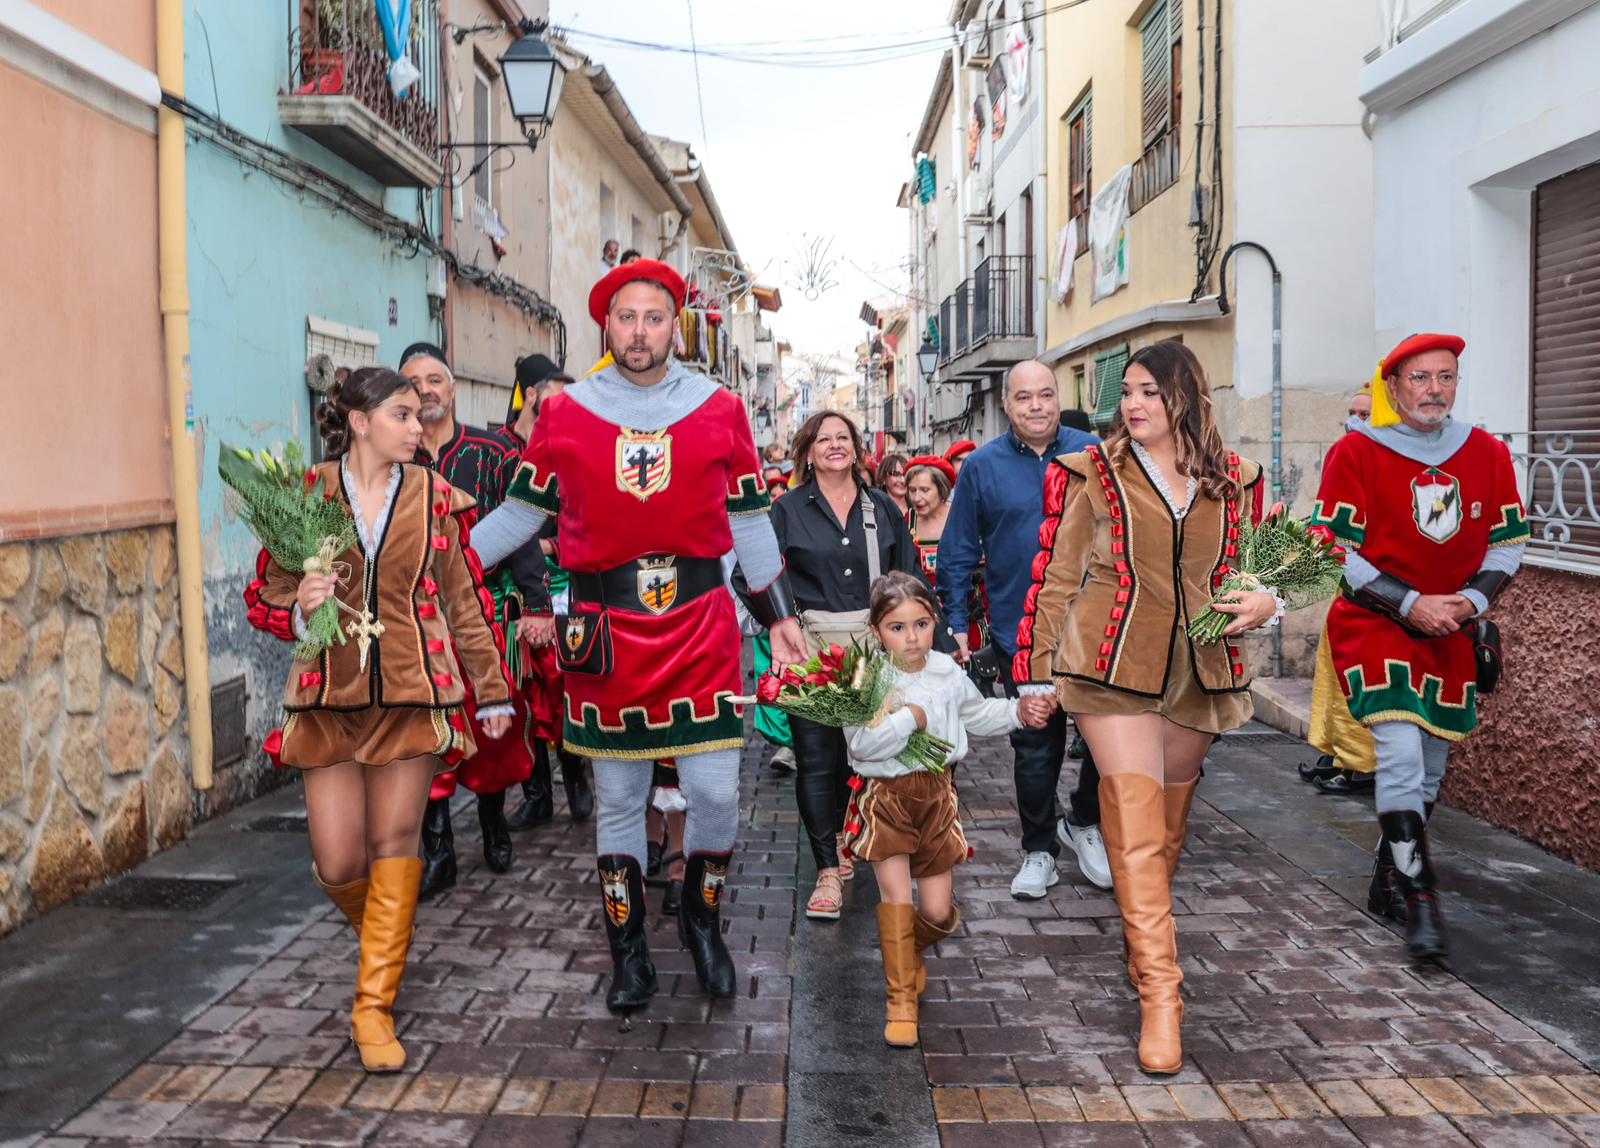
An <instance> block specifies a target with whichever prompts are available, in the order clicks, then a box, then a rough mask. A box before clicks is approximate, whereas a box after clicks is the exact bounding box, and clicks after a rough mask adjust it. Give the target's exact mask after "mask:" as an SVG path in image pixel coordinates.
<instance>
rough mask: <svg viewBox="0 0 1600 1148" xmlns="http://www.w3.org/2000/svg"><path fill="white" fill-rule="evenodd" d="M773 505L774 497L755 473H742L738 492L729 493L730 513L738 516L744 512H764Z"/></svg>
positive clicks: (731, 515) (732, 515)
mask: <svg viewBox="0 0 1600 1148" xmlns="http://www.w3.org/2000/svg"><path fill="white" fill-rule="evenodd" d="M771 507H772V498H771V496H770V495H768V494H767V492H766V490H765V489H764V488H763V487H762V485H761V478H760V476H759V475H754V474H741V475H740V476H739V490H738V493H737V494H730V495H728V514H729V516H730V517H737V516H739V515H742V514H764V513H766V511H767V510H769V509H770V508H771Z"/></svg>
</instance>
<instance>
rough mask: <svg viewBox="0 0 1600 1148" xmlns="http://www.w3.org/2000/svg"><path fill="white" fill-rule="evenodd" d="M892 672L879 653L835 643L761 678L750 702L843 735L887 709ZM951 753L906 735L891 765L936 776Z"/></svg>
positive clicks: (938, 743) (928, 737)
mask: <svg viewBox="0 0 1600 1148" xmlns="http://www.w3.org/2000/svg"><path fill="white" fill-rule="evenodd" d="M897 676H898V672H897V671H896V670H895V668H894V666H893V665H892V664H891V663H890V661H889V658H888V656H887V655H886V654H884V653H882V652H881V651H876V650H873V651H868V650H864V649H862V648H861V647H860V646H859V645H856V644H854V643H852V644H851V646H850V648H849V649H848V650H846V649H845V648H844V647H842V646H840V645H838V644H837V643H835V644H833V645H830V646H829V647H828V648H827V649H825V650H822V651H821V652H819V653H817V654H814V655H813V656H812V658H811V660H810V661H808V662H806V663H805V665H803V666H788V667H786V668H785V669H784V671H783V672H782V673H781V674H773V673H771V672H768V673H765V674H762V675H761V680H760V681H759V682H757V683H756V696H755V698H754V699H741V700H744V701H749V700H754V701H756V702H759V703H760V704H761V705H765V706H772V707H773V708H774V709H780V710H782V711H783V712H784V713H787V714H793V715H794V716H795V717H802V718H805V719H807V720H808V721H814V722H816V723H817V724H818V725H825V726H832V727H833V728H835V729H843V728H844V727H845V726H860V725H871V724H872V723H873V722H874V721H877V720H878V719H879V718H880V717H881V716H882V715H883V713H884V712H885V710H886V708H887V707H888V706H889V705H890V704H891V697H890V695H891V694H892V693H893V691H894V683H895V680H896V678H897ZM952 748H953V747H952V746H951V745H950V743H949V742H947V741H945V740H944V739H943V738H938V737H934V736H933V735H932V734H930V733H928V732H926V731H925V730H917V731H916V732H915V733H913V734H912V735H911V739H910V741H909V742H908V743H907V744H906V748H905V749H903V750H902V751H901V752H900V753H899V755H898V756H897V760H899V761H900V762H902V763H904V764H905V765H908V766H911V767H912V768H914V769H926V770H928V771H930V772H933V773H939V772H942V771H943V769H944V763H945V759H946V758H947V757H948V756H949V754H950V750H951V749H952Z"/></svg>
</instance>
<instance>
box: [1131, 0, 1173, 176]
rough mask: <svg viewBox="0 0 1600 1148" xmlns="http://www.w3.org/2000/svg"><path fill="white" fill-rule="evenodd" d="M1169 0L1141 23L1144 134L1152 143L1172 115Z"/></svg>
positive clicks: (1155, 8) (1163, 2) (1165, 126)
mask: <svg viewBox="0 0 1600 1148" xmlns="http://www.w3.org/2000/svg"><path fill="white" fill-rule="evenodd" d="M1168 3H1169V0H1160V3H1158V4H1156V6H1155V7H1154V8H1151V9H1150V11H1149V12H1148V13H1147V14H1146V15H1145V18H1144V22H1143V23H1141V24H1140V25H1139V36H1140V39H1141V41H1142V44H1141V55H1142V57H1143V97H1142V99H1143V105H1142V106H1143V109H1144V114H1143V116H1142V132H1141V137H1142V139H1143V141H1144V144H1143V146H1145V147H1149V146H1150V145H1151V144H1152V143H1154V142H1155V141H1156V140H1157V139H1159V138H1160V137H1161V136H1162V135H1163V134H1164V133H1165V132H1166V130H1167V128H1168V126H1169V124H1168V120H1170V119H1171V117H1172V15H1171V10H1170V9H1169V8H1168V7H1167V5H1168Z"/></svg>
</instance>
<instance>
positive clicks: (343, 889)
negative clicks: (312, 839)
mask: <svg viewBox="0 0 1600 1148" xmlns="http://www.w3.org/2000/svg"><path fill="white" fill-rule="evenodd" d="M311 879H312V880H313V881H315V882H316V883H317V886H318V887H319V888H320V889H321V890H322V891H323V892H324V893H325V894H327V897H328V900H330V901H332V902H333V903H334V904H335V905H337V906H339V912H341V913H343V914H344V916H345V920H347V921H349V922H350V923H351V924H352V925H354V926H355V930H356V936H357V937H360V936H361V914H362V911H363V910H365V909H366V907H367V879H366V878H365V877H357V878H356V879H355V880H354V881H350V882H347V883H346V884H343V885H330V884H328V883H327V882H326V881H324V880H323V879H322V874H321V873H318V872H317V863H316V862H315V861H313V862H312V863H311Z"/></svg>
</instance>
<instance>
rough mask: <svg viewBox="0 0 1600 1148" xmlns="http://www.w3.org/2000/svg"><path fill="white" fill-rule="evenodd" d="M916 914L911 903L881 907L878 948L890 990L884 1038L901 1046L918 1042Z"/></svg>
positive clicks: (886, 1041)
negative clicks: (881, 953)
mask: <svg viewBox="0 0 1600 1148" xmlns="http://www.w3.org/2000/svg"><path fill="white" fill-rule="evenodd" d="M916 915H917V911H916V909H914V908H912V907H911V906H910V905H879V906H878V947H879V948H880V949H882V950H883V979H884V982H885V984H886V985H887V986H888V990H889V1003H888V1007H887V1009H886V1010H885V1016H886V1018H887V1021H888V1023H886V1024H885V1025H884V1026H883V1039H884V1041H885V1043H887V1044H892V1045H894V1046H895V1047H897V1048H915V1047H916V1045H917V948H916V936H915V930H916V924H915V917H916Z"/></svg>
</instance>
